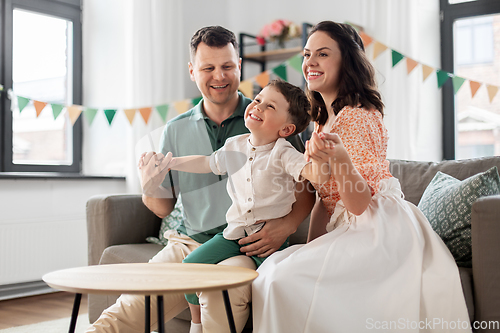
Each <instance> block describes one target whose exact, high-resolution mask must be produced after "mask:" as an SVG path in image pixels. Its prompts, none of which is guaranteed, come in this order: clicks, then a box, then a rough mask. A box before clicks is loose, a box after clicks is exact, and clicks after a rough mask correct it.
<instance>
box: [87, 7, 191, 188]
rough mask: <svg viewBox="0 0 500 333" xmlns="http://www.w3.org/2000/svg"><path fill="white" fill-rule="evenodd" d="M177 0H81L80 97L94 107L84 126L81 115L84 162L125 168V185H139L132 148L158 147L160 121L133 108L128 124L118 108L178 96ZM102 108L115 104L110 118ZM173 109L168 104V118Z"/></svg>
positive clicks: (182, 54)
mask: <svg viewBox="0 0 500 333" xmlns="http://www.w3.org/2000/svg"><path fill="white" fill-rule="evenodd" d="M182 6H183V2H182V1H164V0H84V1H83V12H84V18H83V31H84V32H83V33H84V36H83V38H84V41H83V58H84V105H85V106H90V107H92V106H93V107H96V108H99V112H98V114H97V116H96V118H95V120H94V122H93V123H92V124H91V125H90V126H89V125H88V122H84V143H83V161H84V164H83V170H84V173H85V174H99V175H102V174H104V175H106V174H111V175H126V178H127V191H128V192H129V193H139V192H140V184H139V178H138V177H137V168H136V165H137V158H138V155H139V154H140V152H142V151H148V150H152V149H153V148H154V150H156V151H158V149H159V147H158V143H159V134H160V132H161V127H163V125H164V121H163V119H161V117H160V116H159V114H158V113H157V112H156V111H155V110H153V112H152V114H151V117H150V119H149V121H148V124H146V123H145V122H144V120H143V119H142V117H141V116H140V114H139V113H138V112H137V113H136V116H135V119H134V121H133V123H132V125H130V124H129V122H128V120H127V118H126V117H125V115H124V113H123V109H128V108H141V107H149V106H157V105H161V104H166V103H169V102H172V101H175V100H180V99H183V98H184V97H183V95H184V91H183V89H184V86H185V81H186V79H188V78H189V77H188V75H187V61H188V59H186V54H187V49H188V45H187V42H186V41H185V40H182V39H183V35H184V34H183V24H182ZM179 45H182V47H179ZM107 108H114V109H118V112H117V113H116V116H115V118H114V119H113V122H112V126H109V125H108V122H107V120H106V119H105V117H104V114H103V109H107ZM175 115H177V113H176V112H175V111H174V110H172V109H170V110H169V112H168V114H167V120H168V119H170V118H172V117H173V116H175ZM155 129H157V130H156V131H154V130H155ZM149 133H152V136H151V139H152V140H153V145H154V147H151V143H150V142H151V141H150V139H149ZM141 139H142V140H141Z"/></svg>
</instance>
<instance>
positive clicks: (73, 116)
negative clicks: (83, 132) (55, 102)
mask: <svg viewBox="0 0 500 333" xmlns="http://www.w3.org/2000/svg"><path fill="white" fill-rule="evenodd" d="M66 110H67V111H68V115H69V120H71V125H74V124H75V123H76V121H77V120H78V117H80V114H81V113H82V109H80V106H78V105H71V106H68V107H66Z"/></svg>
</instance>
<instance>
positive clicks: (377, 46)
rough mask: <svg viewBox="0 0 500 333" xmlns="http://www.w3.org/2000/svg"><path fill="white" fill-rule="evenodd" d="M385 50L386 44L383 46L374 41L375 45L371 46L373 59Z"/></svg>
mask: <svg viewBox="0 0 500 333" xmlns="http://www.w3.org/2000/svg"><path fill="white" fill-rule="evenodd" d="M385 50H387V46H385V45H384V44H382V43H380V42H377V41H375V46H374V47H373V60H375V59H377V58H378V56H379V55H380V54H381V53H382V52H384V51H385Z"/></svg>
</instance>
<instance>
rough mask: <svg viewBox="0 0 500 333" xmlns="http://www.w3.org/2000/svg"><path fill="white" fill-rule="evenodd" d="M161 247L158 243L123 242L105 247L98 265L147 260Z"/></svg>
mask: <svg viewBox="0 0 500 333" xmlns="http://www.w3.org/2000/svg"><path fill="white" fill-rule="evenodd" d="M161 249H163V245H158V244H148V243H144V244H125V245H113V246H110V247H107V248H106V249H105V250H104V252H103V253H102V256H101V260H100V261H99V265H107V264H128V263H136V262H138V263H140V262H148V261H149V259H151V258H153V257H154V256H155V254H157V253H158V252H160V250H161Z"/></svg>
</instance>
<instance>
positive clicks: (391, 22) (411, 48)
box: [361, 0, 442, 161]
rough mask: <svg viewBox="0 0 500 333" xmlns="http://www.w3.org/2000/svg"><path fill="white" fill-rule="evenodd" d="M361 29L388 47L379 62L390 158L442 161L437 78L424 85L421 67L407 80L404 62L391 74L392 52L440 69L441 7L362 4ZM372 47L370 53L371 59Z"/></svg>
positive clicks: (385, 0) (389, 0) (406, 2)
mask: <svg viewBox="0 0 500 333" xmlns="http://www.w3.org/2000/svg"><path fill="white" fill-rule="evenodd" d="M361 8H362V15H361V20H362V22H361V25H362V26H363V27H364V29H365V32H366V33H367V34H368V35H370V36H372V37H373V38H374V39H376V40H377V41H379V42H381V43H383V44H385V45H386V46H388V47H389V49H388V50H386V51H384V53H382V54H381V55H380V56H379V57H378V58H377V59H376V60H375V61H374V64H375V68H376V69H377V72H378V73H377V76H378V83H379V87H380V89H381V92H382V95H383V100H384V102H385V105H386V109H385V113H386V116H385V124H386V126H387V128H388V131H389V136H390V139H389V148H388V157H389V158H399V159H408V160H426V161H438V160H441V159H442V143H441V137H442V129H441V126H442V116H441V90H440V89H438V88H437V79H436V75H435V74H432V75H431V76H429V77H428V78H427V80H425V81H423V75H422V69H421V65H418V66H417V67H416V68H415V69H414V70H413V71H412V72H411V73H410V74H409V75H407V70H406V59H404V60H403V61H401V62H400V63H399V64H397V65H396V66H395V67H394V68H392V57H391V50H390V49H393V50H396V51H398V52H400V53H402V54H403V55H404V56H407V57H410V58H412V59H413V60H416V61H417V62H419V63H423V64H425V65H428V66H431V67H434V68H440V63H441V62H440V34H439V29H440V28H439V1H435V0H376V1H373V0H363V2H362V7H361ZM372 51H373V45H371V46H369V47H368V48H367V52H368V54H369V55H370V56H371V54H372V53H371V52H372Z"/></svg>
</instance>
